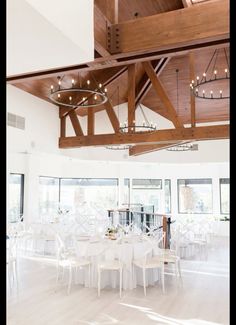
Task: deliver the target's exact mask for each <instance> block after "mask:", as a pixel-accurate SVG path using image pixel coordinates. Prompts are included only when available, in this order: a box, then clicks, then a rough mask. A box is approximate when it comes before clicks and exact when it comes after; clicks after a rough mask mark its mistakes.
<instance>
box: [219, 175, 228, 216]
mask: <svg viewBox="0 0 236 325" xmlns="http://www.w3.org/2000/svg"><path fill="white" fill-rule="evenodd" d="M223 179H224V180H225V179H227V180H229V183H226V184H229V186H230V179H229V177H221V178H219V187H220V214H222V215H225V214H226V215H228V216H229V215H230V212H222V194H221V184H222V183H221V180H223ZM229 207H230V202H229Z"/></svg>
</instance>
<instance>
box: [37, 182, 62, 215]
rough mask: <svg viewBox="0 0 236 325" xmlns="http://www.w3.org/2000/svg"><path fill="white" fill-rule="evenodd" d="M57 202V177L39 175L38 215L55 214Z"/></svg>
mask: <svg viewBox="0 0 236 325" xmlns="http://www.w3.org/2000/svg"><path fill="white" fill-rule="evenodd" d="M58 204H59V178H56V177H44V176H40V177H39V215H40V216H48V217H49V216H55V214H57V212H58Z"/></svg>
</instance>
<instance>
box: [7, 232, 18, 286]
mask: <svg viewBox="0 0 236 325" xmlns="http://www.w3.org/2000/svg"><path fill="white" fill-rule="evenodd" d="M6 265H7V277H8V281H9V286H10V289H11V288H12V283H13V284H14V283H15V284H16V288H17V289H18V272H17V238H14V237H10V238H9V239H7V260H6Z"/></svg>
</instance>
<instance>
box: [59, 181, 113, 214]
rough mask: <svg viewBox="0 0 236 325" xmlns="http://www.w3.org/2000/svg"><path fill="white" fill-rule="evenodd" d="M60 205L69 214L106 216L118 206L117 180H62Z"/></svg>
mask: <svg viewBox="0 0 236 325" xmlns="http://www.w3.org/2000/svg"><path fill="white" fill-rule="evenodd" d="M60 205H61V207H62V208H63V209H67V210H69V211H70V212H71V213H83V214H87V215H89V214H93V215H103V216H104V213H106V215H107V210H108V209H114V208H117V206H118V179H116V178H106V179H103V178H78V179H75V178H72V179H70V178H62V179H61V192H60Z"/></svg>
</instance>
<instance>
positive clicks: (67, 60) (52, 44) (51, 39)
mask: <svg viewBox="0 0 236 325" xmlns="http://www.w3.org/2000/svg"><path fill="white" fill-rule="evenodd" d="M93 30H94V28H93V1H92V0H86V1H84V0H68V1H56V0H50V1H47V0H40V1H37V0H27V1H26V0H8V1H7V75H8V76H10V75H15V74H21V73H27V72H32V71H39V70H44V69H52V68H56V67H61V66H69V65H74V64H79V63H84V62H89V61H92V60H93V59H94V44H93V43H94V36H93V33H94V32H93Z"/></svg>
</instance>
